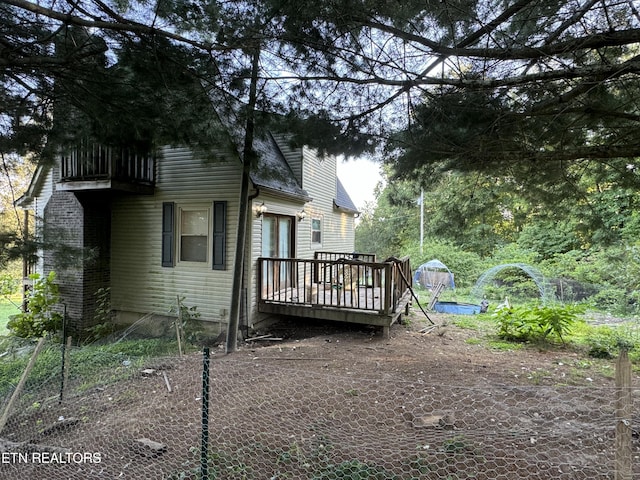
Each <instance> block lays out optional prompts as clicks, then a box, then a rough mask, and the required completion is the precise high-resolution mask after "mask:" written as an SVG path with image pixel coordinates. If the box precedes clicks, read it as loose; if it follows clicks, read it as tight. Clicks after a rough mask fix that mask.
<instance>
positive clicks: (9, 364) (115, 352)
mask: <svg viewBox="0 0 640 480" xmlns="http://www.w3.org/2000/svg"><path fill="white" fill-rule="evenodd" d="M34 345H35V344H34V342H30V341H27V340H22V339H18V338H15V337H5V338H4V339H3V340H2V341H1V342H0V353H3V352H7V355H5V356H4V357H3V358H2V359H0V398H2V397H4V396H6V395H7V394H8V393H9V392H10V391H11V390H12V389H13V386H14V385H16V384H17V383H18V381H19V379H20V376H21V375H22V372H23V371H24V368H25V367H26V365H27V363H28V362H29V358H30V356H31V353H32V351H33V346H34ZM177 352H178V347H177V343H176V341H174V340H160V339H151V340H130V341H124V342H120V343H117V344H109V345H100V346H85V347H82V348H74V349H72V350H71V352H70V354H69V358H70V365H71V368H70V376H69V379H70V380H71V381H74V380H75V381H76V383H77V385H79V387H78V388H79V389H80V390H87V389H89V388H91V387H93V386H96V385H105V384H110V383H113V382H116V381H118V380H122V379H125V378H128V377H129V376H130V375H132V374H133V373H134V372H136V371H137V370H138V368H139V367H141V366H142V365H143V364H144V363H145V361H147V360H148V359H149V358H154V357H163V356H170V355H176V354H177ZM61 370H62V346H61V345H60V344H59V343H55V342H53V341H50V342H49V343H48V345H47V346H46V347H45V348H44V349H43V350H42V351H41V353H40V355H39V356H38V359H37V360H36V363H35V365H34V368H33V370H32V371H31V373H30V375H29V378H28V379H27V383H26V389H27V390H33V389H39V388H43V387H44V386H45V385H47V384H56V383H57V381H58V379H59V377H60V372H61ZM52 382H53V383H52Z"/></svg>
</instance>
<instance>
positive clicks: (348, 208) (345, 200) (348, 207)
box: [333, 177, 360, 214]
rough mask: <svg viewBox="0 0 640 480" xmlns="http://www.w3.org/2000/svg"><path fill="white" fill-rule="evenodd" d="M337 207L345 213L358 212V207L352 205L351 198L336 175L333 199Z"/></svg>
mask: <svg viewBox="0 0 640 480" xmlns="http://www.w3.org/2000/svg"><path fill="white" fill-rule="evenodd" d="M333 203H334V205H335V206H336V208H337V209H339V210H342V211H345V212H347V213H356V214H357V213H360V211H359V210H358V208H357V207H356V206H355V205H354V203H353V200H351V197H350V196H349V194H348V193H347V190H346V189H345V188H344V185H342V182H341V181H340V179H339V178H337V177H336V198H335V200H334V201H333Z"/></svg>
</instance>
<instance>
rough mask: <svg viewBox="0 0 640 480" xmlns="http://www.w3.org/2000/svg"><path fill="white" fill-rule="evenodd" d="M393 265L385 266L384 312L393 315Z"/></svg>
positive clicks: (387, 264) (386, 264)
mask: <svg viewBox="0 0 640 480" xmlns="http://www.w3.org/2000/svg"><path fill="white" fill-rule="evenodd" d="M392 267H393V264H392V263H385V264H384V312H383V313H391V311H392V308H391V307H392V304H393V303H392V302H393V300H392V292H393V283H394V279H393V268H392Z"/></svg>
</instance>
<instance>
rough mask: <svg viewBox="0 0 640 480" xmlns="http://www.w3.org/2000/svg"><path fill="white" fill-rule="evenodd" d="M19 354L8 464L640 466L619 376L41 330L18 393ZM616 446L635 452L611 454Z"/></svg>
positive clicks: (208, 474)
mask: <svg viewBox="0 0 640 480" xmlns="http://www.w3.org/2000/svg"><path fill="white" fill-rule="evenodd" d="M205 351H208V350H206V349H205ZM20 355H22V356H24V357H25V359H26V358H31V355H32V350H30V349H29V350H25V351H24V352H11V353H9V354H7V355H5V356H4V357H3V358H2V359H0V362H3V363H4V365H2V368H3V375H2V377H0V392H1V394H2V397H1V398H2V399H3V405H2V410H3V412H5V411H6V407H7V406H8V404H10V403H12V404H11V405H9V406H10V407H11V408H10V410H11V411H10V413H9V415H8V416H6V421H5V424H4V426H3V428H2V430H1V431H0V478H1V479H30V480H37V479H83V480H85V479H94V478H95V479H104V478H109V479H116V478H131V479H143V478H144V479H176V480H177V479H200V478H203V477H204V478H208V479H272V480H274V479H314V480H330V479H336V480H337V479H356V480H364V479H376V480H380V479H384V480H391V479H394V480H395V479H397V480H400V479H487V480H489V479H590V480H591V479H618V478H621V479H625V480H626V479H627V478H628V479H631V478H632V476H631V475H635V477H633V478H638V475H640V469H639V468H638V462H637V460H638V455H639V454H640V450H639V448H638V447H639V445H638V441H637V439H636V438H635V437H634V438H632V439H631V443H630V444H628V445H623V446H622V447H621V446H620V442H619V439H618V438H616V429H617V427H618V426H619V425H620V423H621V422H622V424H623V425H626V426H629V427H630V428H631V427H632V425H631V422H632V418H624V419H621V418H620V416H619V410H617V409H619V408H620V398H621V395H620V393H621V392H620V390H621V389H620V388H616V387H615V386H604V387H600V386H597V385H590V386H586V387H584V386H581V387H576V386H543V385H502V384H495V385H492V384H488V383H486V382H484V384H483V382H479V384H477V385H470V386H464V385H444V384H435V383H431V382H428V381H425V380H421V379H420V378H418V377H412V378H410V377H406V376H402V375H399V374H398V375H394V374H391V373H389V372H385V373H381V374H379V375H376V374H372V373H371V372H367V373H366V374H359V373H358V372H357V371H356V370H350V371H346V370H344V369H333V368H331V364H330V363H328V362H327V359H326V358H313V357H310V356H306V357H304V358H298V359H296V358H291V357H284V356H279V355H277V351H276V354H275V355H271V356H270V355H258V354H256V353H255V352H254V351H250V350H249V351H240V352H237V353H235V354H233V355H224V354H222V353H221V352H219V351H217V350H215V351H214V354H213V355H212V356H211V358H210V359H209V358H208V356H207V355H205V354H203V352H202V351H200V352H192V353H188V354H185V355H171V356H162V357H148V356H145V355H144V352H139V351H138V352H127V351H126V350H123V351H121V352H117V353H114V352H113V351H106V350H105V351H101V350H100V349H98V350H96V349H92V350H91V352H90V353H88V352H87V349H82V348H73V349H68V350H67V351H66V352H64V353H63V352H61V348H60V345H55V344H47V345H46V346H45V347H44V348H43V349H42V351H41V352H40V354H39V355H38V358H37V359H36V360H35V362H34V363H33V365H32V366H33V368H32V370H31V371H30V373H29V375H28V378H27V379H26V381H25V383H24V384H23V388H22V391H21V392H18V393H19V395H17V396H16V395H15V394H16V388H17V387H18V385H17V384H16V382H15V380H12V381H8V380H7V378H9V377H10V378H13V379H15V378H16V374H18V373H20V371H21V369H23V368H24V364H25V362H23V363H22V364H20V366H18V364H15V366H13V367H10V366H11V365H13V364H12V363H11V361H13V360H15V359H16V358H19V357H20ZM65 356H66V365H65V368H64V372H63V369H62V366H63V364H62V360H61V359H62V358H65ZM11 359H13V360H11ZM382 361H384V360H382ZM11 368H13V369H14V370H15V371H11ZM374 371H375V370H374ZM18 376H19V375H18ZM634 392H635V391H634V390H633V388H632V387H629V389H628V391H626V392H623V395H622V396H623V397H624V396H625V395H624V394H626V393H629V394H630V395H631V394H633V393H634ZM203 395H204V402H203ZM207 395H209V398H208V399H207ZM631 396H632V395H631ZM207 400H208V401H207ZM206 406H208V410H207V409H206V408H203V407H206ZM627 414H629V412H627ZM631 416H632V415H631ZM632 433H633V432H632ZM620 448H622V449H623V451H622V452H621V451H620ZM621 454H622V457H623V458H627V459H631V463H630V464H627V465H626V466H624V465H623V466H622V467H620V463H619V456H620V455H621ZM618 467H620V468H624V469H625V470H624V471H620V468H618ZM629 469H631V470H629ZM617 470H618V471H617Z"/></svg>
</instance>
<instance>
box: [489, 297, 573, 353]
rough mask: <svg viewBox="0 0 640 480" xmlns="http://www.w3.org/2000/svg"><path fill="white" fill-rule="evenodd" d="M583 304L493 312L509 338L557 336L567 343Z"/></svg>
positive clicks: (501, 334)
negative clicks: (566, 339) (566, 340)
mask: <svg viewBox="0 0 640 480" xmlns="http://www.w3.org/2000/svg"><path fill="white" fill-rule="evenodd" d="M582 313H584V307H583V306H581V305H561V304H552V305H535V304H534V305H531V304H529V305H523V306H517V307H516V306H512V305H509V306H504V307H502V308H499V309H497V310H496V311H495V313H494V314H493V316H494V318H495V319H496V320H497V323H498V336H499V337H500V338H503V339H505V340H512V341H519V342H527V341H546V340H547V339H548V338H549V337H556V338H557V339H559V340H561V341H562V342H563V343H564V337H565V336H566V335H567V334H568V333H569V332H570V331H571V328H572V326H573V325H574V324H575V323H576V321H577V320H578V318H579V315H580V314H582Z"/></svg>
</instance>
